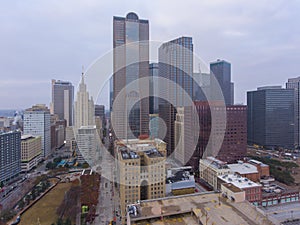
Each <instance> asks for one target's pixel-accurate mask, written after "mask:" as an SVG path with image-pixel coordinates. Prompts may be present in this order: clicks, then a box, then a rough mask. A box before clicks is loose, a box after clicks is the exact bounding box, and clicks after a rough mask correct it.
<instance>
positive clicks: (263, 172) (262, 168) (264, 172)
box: [248, 159, 270, 178]
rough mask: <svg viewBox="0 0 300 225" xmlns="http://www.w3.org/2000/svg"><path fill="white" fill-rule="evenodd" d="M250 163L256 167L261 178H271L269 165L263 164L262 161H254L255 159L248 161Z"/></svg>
mask: <svg viewBox="0 0 300 225" xmlns="http://www.w3.org/2000/svg"><path fill="white" fill-rule="evenodd" d="M248 163H250V164H252V165H254V166H256V168H257V171H258V173H259V176H260V178H261V177H269V176H270V167H269V165H267V164H264V163H262V162H260V161H257V160H254V159H250V160H249V161H248Z"/></svg>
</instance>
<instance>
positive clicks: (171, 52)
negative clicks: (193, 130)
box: [158, 37, 194, 155]
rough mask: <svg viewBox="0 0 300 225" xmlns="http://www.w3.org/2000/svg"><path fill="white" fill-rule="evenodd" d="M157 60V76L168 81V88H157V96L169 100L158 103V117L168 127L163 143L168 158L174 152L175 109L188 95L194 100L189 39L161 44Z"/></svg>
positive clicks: (181, 104) (181, 38) (191, 46)
mask: <svg viewBox="0 0 300 225" xmlns="http://www.w3.org/2000/svg"><path fill="white" fill-rule="evenodd" d="M158 57H159V58H158V61H159V64H158V66H159V77H162V78H166V79H167V80H169V81H170V82H168V83H169V85H168V86H167V87H165V86H164V87H162V86H160V87H159V89H160V91H161V92H160V96H162V97H163V98H165V99H168V101H166V100H160V102H159V116H160V118H162V119H163V120H164V122H165V124H166V127H167V131H166V136H165V138H164V141H165V142H166V143H167V153H168V155H170V154H171V153H172V152H173V151H174V149H175V144H174V140H175V139H174V137H175V136H174V134H175V132H174V121H175V118H176V107H180V106H185V105H187V104H188V101H187V99H186V98H187V96H189V97H190V99H193V84H194V82H193V42H192V38H191V37H180V38H177V39H174V40H172V41H169V42H166V43H163V44H162V45H161V46H160V47H159V50H158ZM174 84H177V85H174ZM183 90H184V91H185V92H186V94H185V93H184V91H183Z"/></svg>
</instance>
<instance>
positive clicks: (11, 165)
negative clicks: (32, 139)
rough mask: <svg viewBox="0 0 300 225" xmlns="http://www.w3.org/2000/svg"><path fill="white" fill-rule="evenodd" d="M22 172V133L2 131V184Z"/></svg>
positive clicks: (0, 175) (0, 174)
mask: <svg viewBox="0 0 300 225" xmlns="http://www.w3.org/2000/svg"><path fill="white" fill-rule="evenodd" d="M20 172H21V132H20V131H10V132H1V131H0V182H5V181H6V180H9V179H11V178H13V177H15V176H17V175H18V174H19V173H20Z"/></svg>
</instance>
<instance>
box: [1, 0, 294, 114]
mask: <svg viewBox="0 0 300 225" xmlns="http://www.w3.org/2000/svg"><path fill="white" fill-rule="evenodd" d="M130 11H134V12H136V13H137V14H138V16H139V17H140V18H141V19H148V20H149V23H150V39H151V40H159V41H169V40H171V39H174V38H176V37H179V36H183V35H188V36H192V37H193V42H194V52H195V53H196V54H197V55H198V56H200V57H201V58H202V59H203V60H204V61H205V62H206V63H209V62H211V61H215V60H216V59H218V58H220V59H225V60H227V61H229V62H231V64H232V80H233V82H234V83H235V102H236V103H246V100H245V95H246V91H248V90H254V89H256V87H258V86H263V85H282V86H283V85H284V84H285V82H286V81H287V79H288V78H291V77H297V76H300V63H299V62H300V25H299V21H300V14H299V12H300V1H297V0H288V1H286V0H269V1H266V0H258V1H240V0H204V1H203V0H193V1H192V0H184V1H177V0H173V1H163V0H152V1H147V2H146V1H141V0H136V1H124V0H118V1H113V0H111V1H104V0H85V1H83V0H82V1H79V0H78V1H74V0H43V1H39V0H35V1H34V0H26V1H24V0H19V1H15V0H12V1H2V2H1V6H0V35H1V37H0V68H1V71H0V74H1V82H0V99H1V101H0V109H16V108H17V109H20V108H28V107H30V106H31V105H33V104H35V103H45V104H47V105H48V104H49V102H50V101H51V98H50V97H51V79H52V78H55V79H60V80H67V81H71V82H72V83H73V84H74V86H75V87H76V86H77V84H78V82H79V79H80V74H81V70H82V69H81V68H82V65H84V66H85V67H88V66H89V65H90V64H91V63H92V62H93V61H94V60H95V59H96V58H97V57H99V56H101V55H104V54H105V53H106V52H108V51H110V50H111V49H112V19H113V16H126V14H127V13H128V12H130Z"/></svg>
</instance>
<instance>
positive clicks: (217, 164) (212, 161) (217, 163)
mask: <svg viewBox="0 0 300 225" xmlns="http://www.w3.org/2000/svg"><path fill="white" fill-rule="evenodd" d="M201 160H202V161H203V162H205V163H207V164H209V165H210V166H212V167H213V168H215V169H228V166H227V163H226V162H223V161H221V160H219V159H216V158H214V157H207V158H206V159H201Z"/></svg>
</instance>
